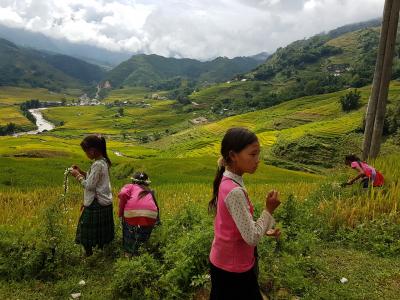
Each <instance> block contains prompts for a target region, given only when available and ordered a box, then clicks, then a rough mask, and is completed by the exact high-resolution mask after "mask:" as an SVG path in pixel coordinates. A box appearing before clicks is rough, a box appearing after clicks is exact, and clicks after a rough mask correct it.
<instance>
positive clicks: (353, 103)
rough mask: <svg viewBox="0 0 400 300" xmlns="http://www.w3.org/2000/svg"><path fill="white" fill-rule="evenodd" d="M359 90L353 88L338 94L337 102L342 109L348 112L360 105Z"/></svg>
mask: <svg viewBox="0 0 400 300" xmlns="http://www.w3.org/2000/svg"><path fill="white" fill-rule="evenodd" d="M360 98H361V95H360V92H359V91H357V89H355V90H354V91H350V92H348V93H347V94H346V95H344V96H340V99H339V103H340V105H341V106H342V110H343V111H345V112H349V111H351V110H353V109H357V108H359V107H360Z"/></svg>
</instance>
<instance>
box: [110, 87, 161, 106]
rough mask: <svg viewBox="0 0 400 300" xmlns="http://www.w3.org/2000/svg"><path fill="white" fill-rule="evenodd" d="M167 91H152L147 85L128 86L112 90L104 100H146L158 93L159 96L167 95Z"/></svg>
mask: <svg viewBox="0 0 400 300" xmlns="http://www.w3.org/2000/svg"><path fill="white" fill-rule="evenodd" d="M166 93H167V92H166V91H151V90H150V89H149V88H145V87H127V88H122V89H116V90H112V91H111V92H110V93H109V94H108V95H107V97H106V98H105V99H104V100H103V102H106V103H111V102H114V101H117V100H118V101H130V102H134V103H136V102H140V101H143V100H146V99H147V98H150V99H151V96H152V95H153V94H157V95H159V96H165V95H166Z"/></svg>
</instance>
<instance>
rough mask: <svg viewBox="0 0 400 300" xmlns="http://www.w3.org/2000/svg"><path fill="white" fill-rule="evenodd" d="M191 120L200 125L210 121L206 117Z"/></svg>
mask: <svg viewBox="0 0 400 300" xmlns="http://www.w3.org/2000/svg"><path fill="white" fill-rule="evenodd" d="M189 122H190V123H192V124H193V125H199V124H206V123H208V120H207V119H206V118H204V117H198V118H196V119H192V120H190V121H189Z"/></svg>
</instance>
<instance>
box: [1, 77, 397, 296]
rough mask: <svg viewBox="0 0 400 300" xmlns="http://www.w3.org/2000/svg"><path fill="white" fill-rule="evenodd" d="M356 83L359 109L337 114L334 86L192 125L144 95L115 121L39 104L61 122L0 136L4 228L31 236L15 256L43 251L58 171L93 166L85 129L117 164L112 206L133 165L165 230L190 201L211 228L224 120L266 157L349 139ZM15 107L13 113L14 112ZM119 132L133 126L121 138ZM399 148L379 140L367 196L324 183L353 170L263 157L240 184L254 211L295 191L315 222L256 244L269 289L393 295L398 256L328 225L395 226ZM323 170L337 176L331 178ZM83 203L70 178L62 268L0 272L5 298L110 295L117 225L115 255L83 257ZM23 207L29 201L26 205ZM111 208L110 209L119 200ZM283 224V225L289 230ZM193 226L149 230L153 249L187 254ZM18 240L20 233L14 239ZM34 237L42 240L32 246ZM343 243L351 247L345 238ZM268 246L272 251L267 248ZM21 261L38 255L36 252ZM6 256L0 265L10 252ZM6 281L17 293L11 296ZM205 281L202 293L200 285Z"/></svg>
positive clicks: (170, 106)
mask: <svg viewBox="0 0 400 300" xmlns="http://www.w3.org/2000/svg"><path fill="white" fill-rule="evenodd" d="M360 91H361V96H362V104H363V107H361V108H360V109H359V110H356V111H353V112H351V113H344V112H342V111H341V109H340V106H339V104H338V99H339V97H340V96H341V95H343V94H344V93H346V92H347V91H341V92H337V93H331V94H326V95H319V96H310V97H303V98H300V99H295V100H292V101H288V102H285V103H282V104H280V105H277V106H274V107H271V108H269V109H264V110H260V111H255V112H251V113H246V114H242V115H237V116H232V117H229V118H225V119H222V120H219V121H216V122H212V123H209V124H205V125H198V126H192V125H190V124H189V123H188V120H189V119H190V118H193V115H192V114H187V113H186V114H185V113H178V112H177V111H176V110H175V108H174V103H175V102H174V101H152V100H146V102H147V103H150V104H151V107H150V108H140V107H136V106H129V107H125V108H124V116H122V117H118V118H117V117H115V114H116V113H117V107H113V108H106V107H105V106H103V105H101V106H93V107H57V108H50V109H48V110H46V114H45V116H46V117H47V118H49V119H50V120H55V121H63V122H64V125H63V126H60V127H58V128H57V129H56V130H55V131H52V132H49V133H43V134H40V135H34V136H21V137H18V138H16V137H10V136H7V137H0V145H1V147H0V169H1V170H2V172H1V173H0V199H1V200H0V224H2V225H1V227H0V232H1V233H2V234H6V233H10V234H11V236H12V237H13V238H14V239H15V240H14V242H13V243H11V244H12V245H14V244H15V245H18V243H24V242H26V243H27V244H26V245H25V246H24V247H25V248H24V247H22V249H23V250H21V251H22V252H23V251H28V250H26V249H30V248H29V247H31V246H32V245H34V246H32V247H39V246H40V243H42V242H44V241H42V240H40V238H39V237H36V238H33V236H36V233H37V230H39V229H41V228H45V226H46V225H45V219H44V218H43V214H44V212H45V211H46V210H47V209H48V208H49V207H51V205H52V204H53V203H56V201H57V199H58V198H59V195H60V193H61V192H62V182H63V172H64V169H65V168H66V167H68V166H70V165H72V164H78V165H80V166H81V167H82V168H83V169H87V168H88V167H89V164H90V162H89V160H88V159H87V158H86V157H85V155H84V153H83V151H82V150H81V149H80V146H79V143H80V141H81V139H82V136H83V135H84V134H87V133H88V132H96V133H102V134H105V135H106V136H107V143H108V152H109V155H110V158H111V160H112V162H113V167H112V168H111V177H112V186H113V195H114V203H115V204H116V203H117V199H116V195H117V193H118V191H119V189H120V188H121V187H122V186H123V185H124V184H126V183H128V182H129V181H130V180H129V176H130V175H131V173H132V172H133V171H135V170H140V171H145V172H147V173H148V174H149V175H150V177H151V180H152V188H154V189H155V190H156V193H157V199H158V201H159V204H160V207H161V211H162V218H163V220H164V221H165V222H166V224H167V225H163V227H162V228H164V229H163V230H169V229H170V228H169V227H168V226H172V225H171V224H174V223H175V221H176V220H177V219H179V218H183V217H184V216H182V214H183V212H184V211H185V210H186V209H187V207H190V208H193V209H197V210H198V211H199V212H200V213H199V215H196V214H194V215H193V216H192V218H194V219H196V218H200V219H201V220H203V219H205V220H206V221H207V220H208V221H207V222H209V224H208V223H207V224H208V225H207V226H204V227H202V230H201V231H200V232H201V234H204V235H209V234H211V233H212V226H211V217H210V216H207V213H206V211H207V203H208V201H209V198H210V196H211V191H212V180H213V178H214V175H215V171H216V161H217V158H218V157H219V147H220V142H221V137H222V135H223V134H224V132H225V131H226V130H227V129H228V128H230V127H232V126H245V127H248V128H250V129H252V130H253V131H255V132H256V133H257V136H258V137H259V140H260V142H261V145H262V151H263V152H262V158H265V157H268V155H270V154H269V150H270V149H271V147H273V145H274V144H275V143H276V142H277V141H278V140H279V139H280V138H285V139H298V138H301V137H303V136H305V135H312V136H315V137H318V138H321V139H324V140H327V141H329V140H332V141H334V140H336V139H339V138H341V137H346V136H348V134H349V133H352V134H354V130H355V129H356V128H358V127H359V126H360V124H361V120H362V116H363V114H364V111H365V104H366V102H367V99H368V95H369V92H370V87H365V88H362V89H360ZM389 99H390V101H391V102H392V103H393V102H396V101H399V100H400V84H399V83H398V82H392V84H391V88H390V94H389ZM8 105H9V104H8ZM10 107H12V106H7V109H10ZM2 109H5V108H4V107H3V108H2ZM11 112H12V111H11V110H10V111H9V113H10V114H11ZM166 130H169V132H168V133H167V132H166ZM175 131H176V132H175ZM123 132H127V133H128V136H127V137H126V139H125V140H124V138H123V136H122V133H123ZM160 132H163V133H164V135H161V136H160V139H158V140H154V141H151V142H149V143H140V142H139V141H138V140H137V139H135V138H137V137H140V136H142V135H148V134H151V133H160ZM174 132H175V133H174ZM393 147H394V146H393ZM390 149H391V150H390ZM393 149H394V150H393ZM396 149H397V148H396V147H394V148H389V147H388V146H387V144H385V145H384V147H383V150H384V153H386V155H385V157H384V158H381V159H379V160H377V161H376V162H374V165H375V166H376V167H377V168H378V169H379V170H381V171H383V173H384V174H385V177H386V178H387V180H388V185H387V189H385V190H384V191H382V192H377V193H375V194H373V195H368V194H365V193H362V192H359V191H358V190H357V188H356V187H354V188H353V189H348V190H347V189H346V190H343V189H338V188H337V189H336V188H331V187H332V186H334V187H336V186H337V184H338V181H339V180H341V179H343V178H345V177H346V176H350V175H353V174H352V173H350V172H351V170H344V169H333V170H323V172H322V175H315V174H310V173H305V172H299V171H291V170H286V169H283V168H279V167H276V166H269V165H265V164H264V162H261V163H260V166H259V169H258V170H257V172H256V173H255V174H254V175H251V176H248V175H246V176H245V178H244V179H245V182H246V187H247V190H248V192H249V195H250V197H251V199H252V201H253V202H254V204H255V207H256V215H258V214H259V211H260V209H261V208H262V207H263V206H264V202H265V195H266V193H267V192H268V191H269V190H271V189H277V190H278V191H279V192H280V195H281V199H282V202H283V203H286V202H287V200H288V199H289V196H290V195H293V196H294V197H295V198H294V199H295V201H296V203H297V205H298V206H299V207H300V208H302V207H303V208H304V209H307V211H305V212H304V215H301V220H310V224H309V227H310V228H308V227H307V226H308V225H307V226H306V225H304V224H303V225H302V226H304V227H301V228H300V229H301V230H299V231H298V232H299V235H300V236H297V237H292V236H291V238H289V239H286V238H285V236H283V239H284V241H285V243H286V245H287V246H286V247H288V249H287V248H284V250H280V251H281V252H279V251H277V250H275V251H276V252H274V250H273V249H272V248H271V247H272V246H273V245H274V244H273V243H272V242H268V243H265V244H263V245H261V246H260V251H261V253H262V256H261V260H262V261H261V265H262V266H263V271H262V273H261V274H262V278H263V279H262V280H264V279H265V280H267V278H269V276H272V277H273V278H274V280H275V281H274V284H275V287H276V290H274V292H273V294H274V295H277V294H279V293H281V294H282V293H285V291H286V293H287V294H290V295H292V296H294V295H300V296H301V297H302V298H304V299H320V298H322V299H323V298H325V299H343V298H348V299H365V298H371V299H375V298H382V299H397V298H398V294H399V293H398V290H399V278H398V276H397V275H398V267H399V264H400V262H399V260H398V259H397V257H391V256H387V255H383V256H384V257H378V256H377V254H376V251H375V250H371V247H372V246H371V245H369V246H368V247H369V248H366V249H360V248H357V246H354V244H357V243H359V240H353V241H352V243H353V244H352V243H349V242H348V241H349V240H351V239H352V237H353V235H351V233H350V234H347V235H346V236H340V233H338V232H336V231H335V230H340V229H341V228H345V229H346V228H347V229H349V230H350V232H353V231H356V230H359V228H358V227H357V226H358V225H360V224H366V225H365V226H367V224H368V222H372V221H375V220H378V219H379V218H384V219H390V220H391V222H393V225H395V224H397V223H396V222H400V220H398V218H397V219H396V218H395V217H393V216H395V215H396V213H397V207H398V205H399V204H400V203H399V198H398V194H399V186H398V185H396V184H395V183H396V180H397V178H398V177H399V176H400V173H399V172H400V171H399V170H400V167H399V165H398V161H399V157H398V154H396V153H394V152H395V151H397V150H396ZM389 150H390V151H389ZM114 151H118V152H121V153H123V154H124V155H125V157H119V156H117V155H116V154H115V153H114ZM388 151H389V153H388ZM278 166H279V165H278ZM326 173H330V174H332V175H331V176H326V175H325V174H326ZM323 184H325V185H323ZM321 186H323V187H324V188H321ZM309 199H314V200H313V201H317V202H316V205H315V207H310V204H309V203H310V201H311V200H309ZM315 199H317V200H315ZM81 201H82V188H81V187H80V186H79V185H78V184H77V183H76V182H75V181H74V180H73V179H72V178H71V182H70V190H69V194H68V197H67V199H66V202H65V204H63V205H65V206H63V207H64V208H65V210H64V208H63V212H62V213H63V215H62V218H60V219H59V223H60V226H61V227H62V228H63V230H65V234H64V235H63V241H62V244H61V245H62V246H60V247H61V249H67V250H60V251H66V252H65V254H66V259H65V261H68V263H67V264H66V266H65V267H60V268H59V269H57V272H56V275H57V276H56V277H55V278H54V279H53V280H45V279H32V278H27V279H26V280H25V281H19V280H11V281H9V282H6V281H5V279H0V295H1V298H5V299H17V298H19V299H26V298H68V297H69V294H71V293H72V292H78V291H80V292H82V293H83V297H84V298H85V299H109V298H112V297H113V296H114V293H115V291H113V287H112V284H113V282H114V280H115V277H114V276H115V274H116V272H117V271H118V270H116V269H115V268H116V266H117V265H118V264H119V263H120V262H119V260H118V259H116V258H115V257H113V255H114V256H117V257H119V256H120V255H121V250H120V245H119V243H120V234H121V233H120V231H119V230H118V231H117V234H118V235H117V240H116V242H115V244H114V245H113V247H114V248H113V249H114V250H111V252H112V255H111V256H108V255H106V254H105V255H103V254H102V253H97V254H96V256H95V257H94V258H93V260H88V261H86V262H81V261H80V258H79V255H80V254H79V253H80V250H79V247H78V246H73V238H74V231H75V228H76V222H77V219H78V217H79V207H80V203H81ZM27 207H29V209H26V208H27ZM114 209H115V210H116V205H115V206H114ZM282 209H283V208H282ZM284 217H285V216H284V215H283V216H282V215H281V216H278V217H277V218H280V219H279V220H280V222H281V223H282V222H283V220H284ZM168 222H171V223H168ZM193 222H195V221H193ZM318 222H320V223H318ZM281 223H279V226H281V225H282V226H286V225H285V224H283V223H282V224H281ZM315 223H316V224H317V225H315ZM318 224H319V225H318ZM187 226H189V227H190V226H192V225H190V224H189V225H187ZM290 226H300V225H299V224H298V220H295V221H293V222H292V223H291V225H290ZM368 226H369V225H368ZM189 229H190V228H189ZM189 229H188V228H187V227H182V228H180V229H179V230H177V231H174V232H175V234H174V235H172V236H170V237H169V238H170V239H173V238H176V237H177V236H180V235H182V236H181V237H180V240H179V241H178V240H177V242H176V243H175V242H171V245H169V246H165V244H163V243H165V241H163V239H162V233H158V234H157V235H154V239H156V240H154V243H155V245H156V246H154V245H153V247H155V248H154V249H157V247H166V248H163V249H164V250H162V251H166V253H164V252H163V253H162V254H159V253H158V254H157V255H162V256H163V255H165V256H163V258H165V259H168V257H171V256H173V255H178V256H179V253H180V252H179V251H184V250H185V247H177V245H185V243H187V242H189V243H190V242H193V241H194V240H195V237H197V238H198V236H197V235H199V234H200V233H198V232H194V231H190V230H189ZM322 229H323V230H325V231H328V232H330V231H329V230H331V231H333V233H332V234H331V235H329V236H330V238H331V239H332V240H330V241H329V242H328V241H326V240H324V239H322V238H321V239H319V240H318V243H317V244H318V245H317V246H315V247H314V246H313V243H315V241H314V240H313V238H310V236H311V237H314V235H316V232H320V231H322ZM284 230H287V232H288V234H289V233H290V228H285V227H284ZM343 230H344V229H343ZM39 232H41V231H40V230H39ZM296 232H297V231H296ZM14 233H18V234H17V235H15V234H14ZM196 234H197V235H196ZM19 236H20V237H21V239H19V238H18V239H16V237H19ZM378 236H379V235H378ZM387 236H388V237H390V238H393V237H395V234H394V233H393V232H392V231H389V232H387ZM200 237H202V236H200ZM365 238H370V237H365ZM24 239H25V240H24ZM192 239H193V240H192ZM353 239H355V238H354V237H353ZM36 240H37V241H41V242H37V243H36ZM344 240H346V241H347V244H344V243H343V244H341V242H342V241H344ZM313 241H314V242H313ZM210 242H211V241H210ZM371 243H372V242H371ZM27 245H30V246H29V247H28V246H27ZM284 245H285V244H284ZM203 246H204V245H203ZM203 246H201V247H203ZM381 246H382V245H381V244H379V243H378V242H376V245H373V247H375V248H376V249H379V247H381ZM168 247H169V248H168ZM191 247H193V249H192V248H190V249H189V250H193V252H190V251H189V250H187V249H186V250H187V251H189V253H197V252H195V251H198V250H201V251H202V252H204V253H206V252H208V248H207V249H206V247H205V248H204V249H203V248H202V249H197V248H196V247H200V246H198V245H193V246H191ZM207 247H209V245H208V244H207ZM373 247H372V248H373ZM181 248H182V249H181ZM375 248H373V249H375ZM165 249H169V250H165ZM299 249H300V250H299ZM304 249H305V250H304ZM186 250H185V251H186ZM154 251H155V250H154ZM175 252H176V253H175ZM263 252H264V254H263ZM265 252H267V253H269V254H268V255H266V254H265ZM23 253H25V252H23ZM26 253H28V254H29V252H26ZM304 253H306V254H304ZM32 254H36V252H33V253H32ZM308 256H309V258H308ZM27 257H29V259H34V257H35V255H32V257H31V256H29V255H27ZM182 257H183V256H182ZM1 259H3V262H4V261H6V259H7V257H3V258H1ZM29 259H27V261H28V262H29ZM176 263H177V264H178V266H179V264H182V265H184V264H185V261H184V260H179V259H177V261H176ZM263 264H264V265H263ZM266 264H267V265H266ZM169 267H170V266H169V265H168V266H167V265H162V268H163V269H162V270H163V272H165V273H167V272H169V271H168V270H169V269H168V268H169ZM0 270H1V269H0ZM176 270H180V269H179V268H177V269H176ZM174 272H175V273H172V274H175V275H170V276H172V279H174V278H175V277H173V276H178V278H180V277H179V276H183V275H182V272H180V271H174ZM183 273H184V272H183ZM168 274H169V273H168ZM302 274H305V275H302ZM198 275H202V274H198ZM341 277H346V278H348V279H349V282H348V283H347V284H345V285H343V284H341V283H340V282H339V280H340V278H341ZM104 278H106V279H107V280H105V279H104ZM81 279H84V280H85V281H86V282H87V286H85V287H79V286H78V284H77V283H78V282H79V280H81ZM175 279H176V278H175ZM175 279H174V280H175ZM263 282H264V281H263ZM263 282H262V283H263ZM10 287H11V289H12V291H13V292H10ZM317 287H318V288H317ZM204 288H205V289H207V285H205V286H204ZM271 295H272V294H271ZM188 298H190V297H189V296H188Z"/></svg>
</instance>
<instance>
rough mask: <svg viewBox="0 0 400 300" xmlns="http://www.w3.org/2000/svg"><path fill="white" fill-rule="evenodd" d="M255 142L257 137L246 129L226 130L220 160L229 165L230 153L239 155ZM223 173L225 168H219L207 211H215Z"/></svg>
mask: <svg viewBox="0 0 400 300" xmlns="http://www.w3.org/2000/svg"><path fill="white" fill-rule="evenodd" d="M257 141H258V138H257V136H256V135H255V134H254V133H253V132H251V131H250V130H248V129H246V128H242V127H235V128H231V129H228V131H227V132H226V133H225V135H224V137H223V139H222V142H221V155H222V158H223V159H224V161H225V163H226V164H229V163H231V161H230V156H229V155H230V153H231V152H235V153H239V152H240V151H242V150H243V149H244V148H246V147H247V146H248V145H251V144H253V143H254V142H257ZM224 172H225V166H219V167H218V169H217V173H216V174H215V178H214V183H213V195H212V198H211V200H210V202H209V203H208V210H209V211H215V210H216V207H217V197H218V191H219V185H220V184H221V180H222V176H223V174H224Z"/></svg>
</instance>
